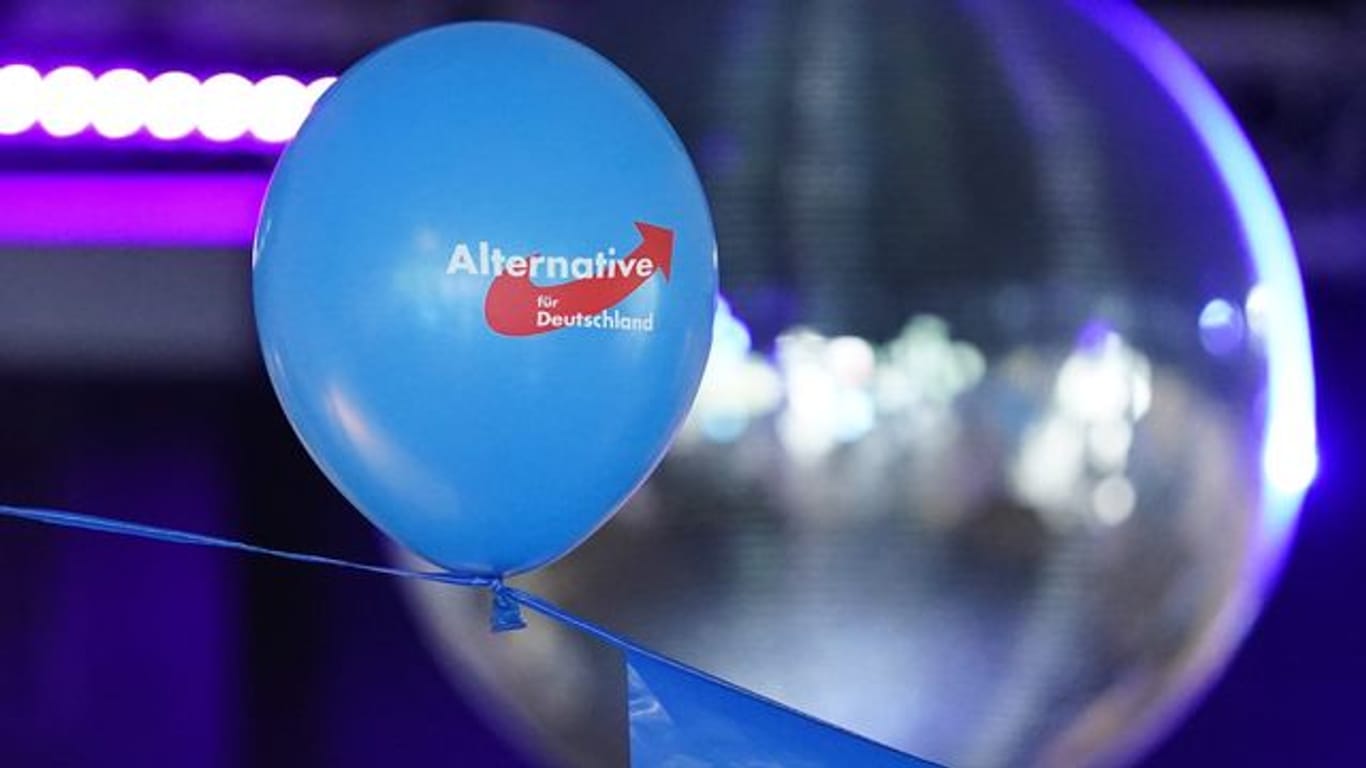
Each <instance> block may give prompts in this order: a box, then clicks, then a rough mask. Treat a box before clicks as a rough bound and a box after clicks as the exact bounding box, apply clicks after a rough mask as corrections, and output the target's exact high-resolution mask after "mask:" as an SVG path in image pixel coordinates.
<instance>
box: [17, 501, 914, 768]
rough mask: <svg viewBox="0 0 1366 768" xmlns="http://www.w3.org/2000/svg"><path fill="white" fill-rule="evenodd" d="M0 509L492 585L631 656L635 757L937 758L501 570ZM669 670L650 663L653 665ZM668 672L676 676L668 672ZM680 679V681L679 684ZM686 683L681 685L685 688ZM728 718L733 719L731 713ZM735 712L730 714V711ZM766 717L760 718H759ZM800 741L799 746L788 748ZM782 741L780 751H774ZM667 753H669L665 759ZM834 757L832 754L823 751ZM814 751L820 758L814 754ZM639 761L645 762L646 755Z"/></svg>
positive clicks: (506, 612)
mask: <svg viewBox="0 0 1366 768" xmlns="http://www.w3.org/2000/svg"><path fill="white" fill-rule="evenodd" d="M0 517H10V518H16V519H20V520H28V521H31V522H35V523H43V524H46V525H56V526H61V527H64V528H77V529H82V530H87V531H98V532H100V533H110V534H115V535H119V536H130V537H134V538H139V539H149V540H152V541H160V542H165V543H168V544H189V545H192V546H198V547H210V548H216V549H226V550H232V551H235V552H244V553H246V554H250V555H259V556H262V557H272V558H275V559H278V560H288V561H292V562H296V563H306V564H309V565H327V566H331V567H333V568H341V569H344V570H349V571H359V572H362V573H369V574H375V575H380V576H391V577H397V578H402V579H417V580H420V581H431V582H437V583H440V584H450V585H453V586H459V587H475V588H482V589H488V590H489V591H490V592H491V593H492V595H493V611H492V614H491V617H490V620H489V623H490V628H491V629H492V630H493V631H494V632H506V631H510V630H517V629H521V628H523V627H525V626H526V621H525V620H524V619H523V618H522V611H521V609H522V608H526V609H528V610H531V611H534V612H536V613H538V614H540V615H542V616H544V617H546V618H548V619H551V620H553V621H556V622H559V623H560V624H563V625H565V626H566V627H569V628H570V629H574V630H576V631H578V632H581V633H583V634H585V635H588V636H590V637H593V638H595V639H597V640H599V641H601V642H603V643H606V644H607V645H609V646H611V647H613V648H616V649H618V650H620V651H621V652H622V653H623V654H624V655H625V657H626V660H627V665H628V673H629V674H631V675H634V676H635V677H633V678H632V680H633V681H635V688H633V691H632V694H631V696H632V697H633V698H632V725H631V745H632V746H631V749H632V754H633V760H632V765H633V766H636V765H648V764H655V763H656V762H657V761H658V760H665V761H666V762H667V759H673V758H685V757H686V758H689V759H691V760H694V761H696V760H701V761H702V762H703V763H704V764H714V763H716V762H717V761H720V762H721V763H724V764H733V763H734V761H735V760H739V759H740V758H742V757H743V758H744V759H745V760H751V759H753V760H771V759H773V758H775V757H781V758H782V759H783V762H784V764H792V765H802V766H805V765H813V766H815V765H826V764H830V762H831V760H833V759H834V758H839V760H838V762H840V763H847V762H849V760H850V759H853V762H854V763H855V764H866V765H870V766H871V765H877V766H884V765H897V766H904V767H905V768H910V767H911V766H926V765H932V764H931V763H927V762H925V761H923V760H921V759H918V758H914V757H911V756H909V755H904V754H902V753H900V752H896V751H894V750H892V749H890V748H888V747H885V746H882V745H880V744H877V743H875V742H873V741H870V740H868V739H865V738H863V737H862V736H859V735H858V734H855V733H852V732H850V731H846V730H843V729H841V728H838V727H836V726H833V725H830V724H828V723H824V722H821V721H818V720H815V719H813V718H811V717H809V716H807V715H804V714H802V713H801V712H798V711H796V710H793V709H791V708H789V707H787V706H785V705H783V704H781V703H779V702H776V701H772V700H770V699H766V698H764V697H762V696H760V695H758V694H756V693H754V692H753V691H748V690H745V689H743V688H739V687H737V686H735V685H732V684H731V683H728V682H726V681H724V680H721V679H720V678H717V677H714V676H712V675H709V674H707V673H706V672H703V671H702V670H699V669H696V668H694V667H690V666H688V665H686V664H684V663H682V662H680V661H677V660H675V659H671V658H668V657H667V656H663V655H661V654H659V653H657V652H655V651H652V650H650V649H649V648H646V647H644V646H642V645H639V644H637V643H635V642H633V641H631V640H629V639H627V638H625V637H622V636H621V635H618V634H616V633H614V632H611V631H609V630H607V629H605V628H603V627H600V626H598V625H597V624H593V623H592V622H589V621H587V620H585V619H582V618H580V617H578V616H575V615H574V614H572V613H569V612H567V611H565V610H564V609H562V608H560V607H558V606H556V605H554V604H553V603H551V602H549V601H547V600H545V599H544V598H541V597H539V596H537V595H534V594H532V593H530V592H525V591H523V590H520V589H517V588H515V587H510V586H508V585H506V584H504V583H503V580H502V579H498V578H492V577H488V576H470V575H461V574H457V573H450V572H446V571H415V570H408V569H405V568H390V567H387V566H382V565H371V564H368V563H357V562H353V561H350V560H342V559H340V558H335V557H326V556H323V555H313V554H308V553H305V552H292V551H289V550H283V549H272V548H270V547H260V546H257V545H255V544H247V543H245V542H241V541H234V540H232V539H224V538H219V537H217V536H205V535H203V534H199V533H189V532H186V531H178V530H174V529H171V528H160V527H157V526H151V525H143V524H141V523H131V522H127V521H123V520H112V519H109V518H104V517H95V516H93V515H82V514H78V513H75V512H65V511H59V510H52V509H35V508H28V507H12V506H7V505H3V504H0ZM651 669H654V670H663V672H662V673H661V672H658V671H656V672H647V670H651ZM647 676H648V677H649V678H651V681H653V682H654V683H655V687H656V688H660V689H661V690H665V689H667V691H668V692H667V693H666V694H660V693H658V692H653V691H651V690H650V689H649V687H648V686H647V685H646V682H645V677H647ZM671 681H672V682H671ZM678 681H682V682H681V684H680V683H679V682H678ZM680 691H681V693H680ZM647 698H648V699H649V703H650V706H649V707H645V708H641V709H642V711H650V712H657V711H659V709H660V707H671V708H672V709H673V710H674V711H675V717H674V719H673V720H671V721H670V722H671V723H672V725H670V727H668V728H667V729H664V730H661V729H659V728H658V727H656V726H655V725H654V724H653V723H652V721H650V720H648V719H641V718H637V717H636V709H638V708H639V707H637V706H635V705H636V704H638V703H639V702H638V701H637V699H641V700H643V699H647ZM728 718H729V719H728ZM732 719H733V720H734V721H735V722H731V720H732ZM761 726H764V727H761ZM746 731H748V732H749V733H750V734H753V737H748V736H747V737H746V738H744V739H743V740H740V741H738V742H737V740H736V738H735V734H736V733H744V732H746ZM793 749H800V750H801V751H800V753H799V754H794V753H792V751H791V750H793ZM775 750H777V751H775ZM666 758H667V759H666ZM827 758H830V759H831V760H827ZM808 760H812V761H814V762H808ZM642 761H643V762H642Z"/></svg>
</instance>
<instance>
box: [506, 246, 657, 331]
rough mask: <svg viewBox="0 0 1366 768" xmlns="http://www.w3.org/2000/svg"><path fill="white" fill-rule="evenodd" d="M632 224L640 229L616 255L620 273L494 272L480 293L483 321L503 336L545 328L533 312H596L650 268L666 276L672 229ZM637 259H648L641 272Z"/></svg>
mask: <svg viewBox="0 0 1366 768" xmlns="http://www.w3.org/2000/svg"><path fill="white" fill-rule="evenodd" d="M636 229H637V230H639V231H640V245H637V246H636V247H635V249H634V250H632V251H631V252H630V253H629V254H627V255H626V257H625V258H624V259H622V260H621V261H622V263H623V267H624V268H625V269H624V271H625V272H626V274H615V275H613V276H611V277H602V278H583V279H580V280H575V281H573V282H569V283H561V284H559V285H549V286H538V285H535V284H533V283H532V282H531V278H530V277H528V276H526V275H522V276H521V277H513V276H512V275H509V274H508V273H507V272H504V273H503V274H501V275H499V276H497V277H495V278H494V279H493V284H492V285H490V286H489V292H488V295H487V296H486V297H485V298H484V319H485V320H487V321H488V324H489V327H490V328H492V329H493V330H494V331H496V332H498V333H501V334H503V335H504V336H534V335H536V334H538V333H548V332H550V331H555V330H559V328H557V327H555V326H551V325H537V322H536V315H537V312H550V313H552V314H555V315H561V316H564V317H572V316H574V315H578V314H582V315H596V314H598V313H599V312H604V311H606V310H608V309H611V308H612V307H615V306H616V305H617V304H620V303H621V302H622V301H623V300H625V299H626V297H627V296H630V295H631V294H632V293H634V292H635V291H636V289H637V288H639V287H640V286H642V285H644V284H645V282H646V281H647V280H649V279H650V278H651V277H654V275H655V273H656V272H662V273H663V274H664V279H665V280H668V279H669V276H670V273H671V269H672V266H673V251H674V233H673V230H671V229H665V228H664V227H657V226H655V225H654V224H646V223H645V222H643V221H637V222H636ZM642 259H649V260H650V262H651V263H652V264H653V265H654V266H653V268H651V269H650V270H648V272H647V274H644V275H641V274H640V270H639V269H637V268H635V267H634V266H633V265H637V264H639V263H640V262H641V260H642Z"/></svg>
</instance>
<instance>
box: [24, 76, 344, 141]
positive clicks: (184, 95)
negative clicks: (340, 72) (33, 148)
mask: <svg viewBox="0 0 1366 768" xmlns="http://www.w3.org/2000/svg"><path fill="white" fill-rule="evenodd" d="M335 81H336V78H334V77H323V78H319V79H317V80H313V81H312V82H309V83H304V82H301V81H299V80H297V79H295V78H293V77H288V76H286V75H272V76H270V77H266V78H262V79H261V80H258V81H256V82H252V81H251V80H248V79H247V78H245V77H243V76H242V75H238V74H233V73H222V74H218V75H214V76H212V77H209V78H207V79H205V80H200V79H198V78H196V77H194V76H193V75H189V74H186V73H184V72H165V73H162V74H159V75H156V76H154V77H151V78H148V77H147V76H146V75H144V74H143V73H141V72H138V71H136V70H132V69H112V70H109V71H107V72H104V73H103V74H100V75H96V74H95V73H93V72H91V71H90V70H88V69H84V68H82V67H74V66H67V67H58V68H57V69H53V70H51V71H50V72H47V73H46V74H43V73H40V72H39V71H38V70H36V69H34V68H33V67H30V66H28V65H26V64H11V65H8V66H4V67H0V135H9V136H14V135H19V134H23V133H27V132H29V131H33V130H35V129H41V130H42V131H44V132H45V133H47V134H48V135H50V136H54V137H58V138H66V137H69V136H76V135H78V134H81V133H83V132H85V131H89V130H93V131H94V132H95V133H97V134H99V135H100V136H103V137H105V138H107V139H126V138H129V137H133V136H137V135H139V134H142V133H143V132H145V135H148V136H151V137H153V138H156V139H160V140H163V141H176V140H180V139H185V138H187V137H190V136H192V135H195V134H198V135H199V136H202V137H203V138H205V139H208V140H209V141H213V142H231V141H236V140H238V139H242V138H245V137H247V136H250V137H253V138H255V139H257V140H258V141H261V142H266V143H269V144H281V143H284V142H287V141H289V140H290V139H292V138H294V134H295V133H297V132H298V130H299V126H300V125H301V124H302V123H303V121H304V118H305V117H307V116H308V113H309V111H310V110H311V109H312V108H313V104H314V103H315V102H317V100H318V98H319V97H320V96H322V94H323V91H325V90H327V88H328V87H329V86H331V85H332V83H333V82H335Z"/></svg>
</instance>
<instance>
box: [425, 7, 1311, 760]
mask: <svg viewBox="0 0 1366 768" xmlns="http://www.w3.org/2000/svg"><path fill="white" fill-rule="evenodd" d="M699 9H700V10H699V11H698V18H697V19H694V22H693V23H694V26H696V27H706V25H708V24H710V25H712V27H711V28H709V31H708V32H707V34H708V35H709V38H708V39H710V40H711V41H712V45H713V47H712V48H711V49H710V50H711V54H712V55H711V58H710V59H706V60H704V59H700V58H694V59H691V60H687V61H684V62H683V63H676V64H677V66H678V67H683V66H685V65H687V66H690V67H692V70H691V71H692V72H693V75H695V77H691V78H689V79H690V81H697V82H700V83H701V85H698V84H697V82H690V83H689V85H688V87H689V88H693V89H694V90H696V91H698V92H701V93H703V94H704V95H705V97H706V98H705V99H704V100H703V101H702V102H700V103H701V104H703V107H700V108H699V109H698V113H697V114H693V115H684V118H685V119H684V121H683V125H684V126H685V133H686V134H687V136H686V138H687V140H688V141H689V143H690V146H691V148H692V149H693V151H694V153H695V154H696V155H697V156H698V158H699V161H700V163H701V165H702V170H703V173H704V176H705V180H706V183H707V185H708V188H709V192H710V194H711V196H712V200H713V205H714V208H715V213H716V219H717V224H718V227H719V237H720V243H721V256H720V258H721V269H722V291H723V293H725V295H726V297H727V298H728V300H729V305H728V307H727V308H726V309H725V310H724V311H723V313H722V316H721V317H720V318H718V323H717V326H716V338H715V349H714V351H713V356H712V359H711V362H710V365H709V368H708V372H707V377H706V380H705V382H704V384H703V390H702V393H701V395H700V397H699V400H698V402H697V404H696V406H695V408H694V411H693V414H692V416H691V420H690V421H689V423H688V425H687V427H686V428H685V431H684V433H683V434H682V436H681V437H680V439H679V440H678V442H677V443H676V445H675V447H674V449H673V451H672V453H671V454H670V456H669V458H668V459H667V460H666V462H665V463H664V465H663V466H662V467H661V469H660V470H659V471H658V472H657V473H656V475H655V477H654V478H653V479H652V480H651V481H650V482H649V483H648V484H647V485H646V486H645V488H644V489H643V490H642V491H641V492H640V493H639V494H638V495H637V496H636V497H635V499H634V500H633V501H632V502H631V503H630V504H629V505H628V506H627V508H626V509H625V510H624V511H623V512H622V513H621V514H620V515H619V516H618V517H617V519H616V520H615V521H614V522H613V523H612V524H611V525H609V526H608V527H607V528H605V529H604V530H603V531H601V532H600V533H599V534H597V535H596V536H595V537H593V538H592V539H591V540H590V541H589V542H588V543H586V544H585V545H584V546H583V547H582V548H580V549H579V550H578V551H576V552H575V553H573V554H571V555H570V556H569V557H567V558H566V559H564V560H563V561H561V562H559V563H556V564H555V565H554V566H553V567H551V568H549V569H547V570H545V571H543V572H540V573H538V574H535V575H532V576H530V577H528V578H526V579H524V580H521V582H520V585H522V586H525V587H526V588H529V589H531V590H533V591H536V592H540V593H542V594H544V595H545V596H547V597H548V598H550V599H552V600H554V601H557V602H559V603H561V604H562V605H564V606H565V607H567V608H568V609H570V610H572V611H574V612H577V613H579V614H582V615H584V616H585V617H587V618H589V619H591V620H594V621H597V622H599V623H601V624H603V625H605V626H606V627H608V628H610V629H612V630H615V631H617V632H619V633H622V634H625V635H627V636H628V637H631V638H633V639H635V640H637V641H639V642H641V643H643V644H645V645H647V646H649V647H651V648H655V649H657V650H659V651H661V652H663V653H666V654H668V655H671V656H674V657H677V658H678V659H680V660H682V661H684V662H687V663H689V664H692V665H694V666H697V667H699V668H701V669H703V670H706V671H708V672H710V673H713V674H715V675H717V676H719V677H721V678H724V679H726V680H730V681H732V682H735V683H737V684H739V685H741V686H745V687H748V688H751V689H754V690H756V691H758V692H760V693H762V694H765V695H767V696H770V697H772V698H774V699H777V700H779V701H781V702H783V703H785V704H787V705H790V706H792V707H795V708H797V709H800V710H802V711H805V712H808V713H810V714H812V715H815V716H817V717H820V718H823V719H825V720H829V721H831V722H834V723H836V724H839V725H841V726H844V727H846V728H849V729H852V730H854V731H857V732H858V733H861V734H864V735H867V736H869V737H871V738H874V739H877V740H879V741H882V742H885V743H887V744H890V745H893V746H895V747H899V748H903V749H906V750H909V751H912V752H915V753H917V754H919V755H922V756H924V757H927V758H930V759H934V760H938V761H942V762H945V763H947V764H950V765H956V766H1016V765H1047V766H1073V765H1097V764H1099V765H1112V764H1119V763H1123V762H1125V761H1126V760H1128V759H1130V758H1131V757H1132V756H1134V755H1135V754H1136V753H1137V751H1138V750H1141V748H1142V747H1143V746H1144V745H1145V744H1148V743H1150V742H1151V740H1152V739H1154V738H1156V737H1157V736H1159V735H1160V734H1161V733H1162V732H1163V730H1164V728H1165V727H1167V726H1169V725H1170V724H1171V722H1172V721H1173V720H1174V718H1176V717H1178V716H1179V715H1180V714H1181V713H1182V712H1183V711H1184V710H1185V708H1187V707H1188V706H1189V705H1190V704H1191V702H1192V701H1193V697H1194V695H1195V694H1196V693H1198V691H1199V690H1200V689H1201V688H1202V687H1203V686H1206V685H1207V684H1208V683H1209V682H1210V681H1211V679H1212V677H1213V676H1214V675H1215V674H1216V673H1217V671H1218V670H1219V668H1220V667H1221V665H1222V664H1223V663H1224V661H1225V660H1226V659H1227V657H1228V655H1229V654H1230V653H1231V651H1232V649H1233V648H1234V646H1235V644H1236V643H1237V641H1238V640H1239V638H1240V637H1241V635H1242V633H1243V632H1244V631H1245V630H1246V628H1247V626H1248V624H1249V622H1250V620H1251V619H1252V618H1253V617H1254V615H1255V613H1256V611H1257V608H1258V607H1259V604H1260V601H1261V598H1262V595H1263V594H1264V590H1265V589H1266V588H1267V586H1268V584H1269V581H1270V579H1271V578H1272V577H1273V576H1274V573H1275V570H1276V568H1277V565H1278V563H1279V561H1280V558H1281V555H1282V553H1283V550H1284V547H1285V546H1286V544H1287V541H1288V537H1289V535H1290V533H1291V531H1292V529H1293V522H1294V517H1295V514H1296V512H1297V509H1298V504H1299V499H1300V497H1301V495H1302V493H1303V491H1304V489H1305V487H1306V486H1307V485H1308V483H1309V482H1310V481H1311V480H1312V478H1313V475H1314V471H1315V468H1316V464H1315V461H1316V459H1315V453H1314V451H1315V445H1314V433H1313V402H1312V384H1313V383H1312V379H1311V374H1310V365H1309V349H1308V334H1307V328H1306V321H1305V316H1304V307H1303V298H1302V294H1301V289H1300V285H1299V278H1298V274H1297V273H1296V271H1295V265H1294V254H1293V252H1292V250H1291V246H1290V242H1289V238H1288V236H1287V234H1286V229H1285V224H1284V221H1283V219H1282V216H1281V214H1280V212H1279V210H1278V208H1277V206H1276V203H1275V200H1274V198H1273V196H1272V194H1271V191H1270V188H1269V186H1268V184H1267V182H1266V179H1265V176H1264V174H1263V172H1262V170H1261V168H1260V166H1259V165H1258V163H1257V161H1256V160H1255V158H1254V156H1253V155H1252V153H1251V150H1250V149H1249V147H1248V145H1247V142H1246V140H1245V139H1244V138H1243V136H1242V134H1241V133H1240V131H1239V130H1238V128H1237V127H1236V125H1235V124H1234V122H1233V121H1232V118H1231V117H1230V116H1229V114H1228V112H1227V110H1226V108H1225V107H1224V106H1223V104H1222V102H1220V101H1219V99H1218V98H1217V97H1216V96H1215V94H1214V93H1213V91H1212V90H1211V89H1210V87H1209V86H1208V84H1207V83H1206V82H1205V81H1204V79H1203V78H1202V77H1201V76H1200V75H1199V74H1198V73H1197V72H1196V70H1195V69H1194V67H1193V66H1192V65H1191V64H1190V63H1189V61H1188V59H1187V58H1186V57H1185V56H1184V55H1183V54H1182V53H1181V52H1180V51H1179V50H1178V49H1177V48H1176V47H1175V46H1174V44H1173V43H1171V42H1170V41H1169V40H1168V39H1167V38H1166V37H1165V36H1164V35H1163V34H1162V33H1160V32H1159V31H1158V30H1157V28H1156V27H1155V26H1153V25H1152V24H1151V22H1149V21H1148V20H1146V19H1145V18H1142V17H1140V16H1139V15H1138V14H1137V12H1135V11H1133V10H1131V9H1129V8H1128V7H1127V6H1118V5H1111V4H1110V3H1108V2H1107V3H1099V2H1085V3H1083V2H1077V3H1066V2H1031V3H1027V4H1026V3H1015V2H989V1H988V0H963V2H958V3H899V4H884V3H875V2H871V1H869V2H848V1H847V0H805V1H804V2H797V3H777V2H738V3H734V4H731V5H729V6H726V7H725V8H724V9H713V8H712V4H702V5H700V6H699ZM701 9H705V10H701ZM569 31H571V33H572V32H574V30H572V29H571V30H569ZM592 42H593V43H594V44H595V45H598V46H599V47H600V48H603V49H605V50H606V51H607V52H608V54H609V55H612V53H613V49H612V48H611V46H610V45H608V44H604V43H603V42H601V41H596V40H594V41H592ZM664 49H665V50H664V52H661V53H659V54H657V55H658V56H664V55H666V54H667V53H668V51H672V50H675V49H673V48H669V47H668V46H667V45H665V46H664ZM650 56H651V54H650V53H649V52H642V51H623V52H621V53H620V54H619V55H618V56H617V58H618V60H619V61H621V62H622V63H623V64H625V65H626V66H627V68H628V69H631V68H632V63H633V62H634V63H635V66H636V67H638V68H641V69H644V70H646V71H654V70H650V68H649V63H650V62H651V61H652V59H651V58H650ZM688 61H691V62H692V63H691V64H688ZM661 67H662V65H661ZM658 71H664V70H663V69H662V68H661V69H660V70H658ZM671 82H673V81H667V82H666V81H661V83H662V85H661V86H660V89H659V90H658V91H657V92H656V95H658V96H659V97H660V99H661V103H662V104H663V105H664V108H665V109H666V111H667V110H669V108H670V104H671V103H672V102H671V100H670V98H668V86H669V84H670V83H671ZM645 84H646V86H647V87H650V86H651V82H650V81H649V79H648V78H646V83H645ZM678 87H680V88H682V87H683V86H682V85H679V86H678ZM691 92H693V91H690V93H691ZM678 103H682V100H681V99H680V100H679V101H678ZM689 103H692V102H689ZM688 126H691V127H692V130H691V131H690V132H689V131H688V130H686V129H687V127H688ZM585 471H591V468H585ZM409 589H411V592H410V596H411V597H412V599H413V605H414V606H415V610H416V612H417V614H418V615H419V616H420V618H421V621H422V623H423V626H424V627H425V628H426V630H427V631H428V632H429V635H430V637H431V638H432V640H433V644H434V647H435V648H436V649H437V651H438V654H439V656H440V657H441V658H442V659H443V660H445V661H446V662H448V668H449V669H450V671H451V672H452V674H453V676H454V677H456V678H458V679H459V680H460V681H461V682H462V684H466V685H472V686H474V687H475V689H476V690H478V691H480V692H482V694H483V695H485V696H487V697H489V700H490V701H495V702H497V703H498V704H499V705H500V707H501V711H502V712H503V713H505V714H506V715H507V716H508V721H509V722H510V723H511V724H512V727H515V728H520V729H522V730H523V731H524V732H529V733H531V734H533V735H535V736H536V737H538V740H537V741H538V743H539V744H541V745H542V747H543V749H542V755H544V756H546V758H547V759H548V760H551V761H561V762H566V763H569V764H577V765H610V764H613V763H614V762H617V763H620V761H622V760H623V759H624V755H625V749H626V747H625V743H624V736H623V735H622V733H623V732H624V727H625V717H626V715H625V712H624V711H623V710H622V704H621V702H622V697H623V692H624V686H625V682H624V675H623V672H622V670H621V667H620V663H619V659H618V658H616V657H615V656H614V655H613V653H612V652H610V651H607V650H604V649H602V648H598V647H596V646H594V645H593V644H592V643H591V641H588V640H585V639H583V638H581V637H579V636H577V635H575V634H572V633H568V632H565V631H563V630H561V629H559V628H557V627H550V626H547V625H544V624H540V623H537V624H536V625H534V626H533V627H532V629H531V630H530V631H528V632H524V633H519V634H514V635H510V636H490V635H489V634H488V633H487V631H486V629H485V626H486V625H485V612H486V610H487V607H486V598H484V597H483V596H480V595H471V594H466V593H464V592H461V591H458V590H456V591H452V590H446V589H442V588H440V587H433V586H430V585H413V586H411V587H409Z"/></svg>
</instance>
